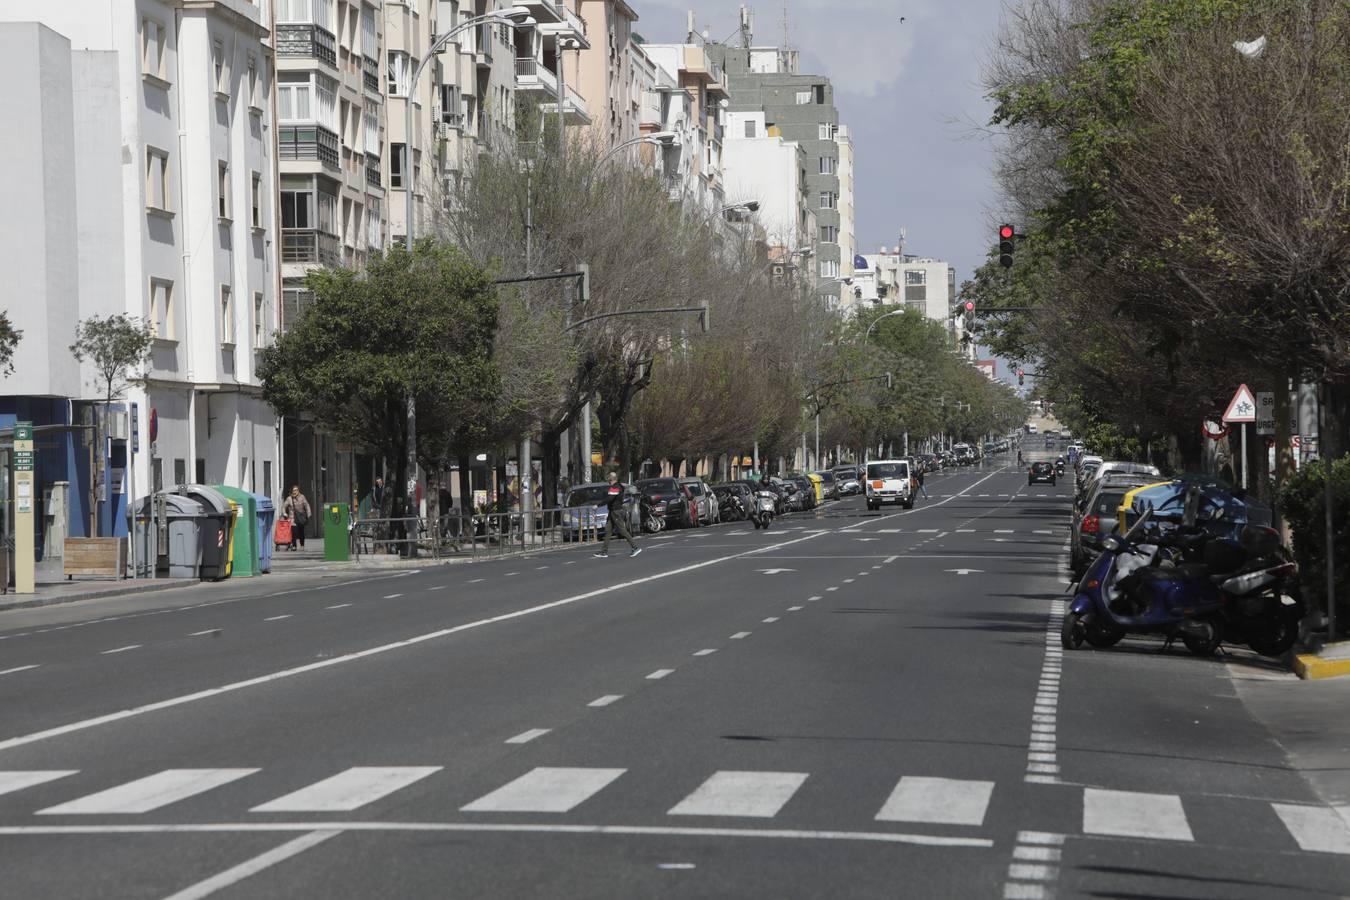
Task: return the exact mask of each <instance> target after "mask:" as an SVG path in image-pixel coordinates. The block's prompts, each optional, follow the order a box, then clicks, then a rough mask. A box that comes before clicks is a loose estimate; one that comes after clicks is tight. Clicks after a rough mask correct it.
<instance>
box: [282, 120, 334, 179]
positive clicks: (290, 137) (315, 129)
mask: <svg viewBox="0 0 1350 900" xmlns="http://www.w3.org/2000/svg"><path fill="white" fill-rule="evenodd" d="M338 147H339V141H338V136H337V132H335V131H330V130H329V129H327V128H325V127H324V126H322V125H318V124H314V125H282V126H280V127H279V128H278V129H277V148H278V152H279V154H280V156H281V159H285V160H295V161H298V162H321V163H323V164H324V165H326V166H330V167H332V168H334V169H336V168H338Z"/></svg>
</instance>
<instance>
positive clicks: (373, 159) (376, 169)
mask: <svg viewBox="0 0 1350 900" xmlns="http://www.w3.org/2000/svg"><path fill="white" fill-rule="evenodd" d="M366 184H367V185H374V186H376V187H380V186H382V185H383V182H381V181H380V158H379V157H378V156H376V155H375V154H374V153H367V154H366Z"/></svg>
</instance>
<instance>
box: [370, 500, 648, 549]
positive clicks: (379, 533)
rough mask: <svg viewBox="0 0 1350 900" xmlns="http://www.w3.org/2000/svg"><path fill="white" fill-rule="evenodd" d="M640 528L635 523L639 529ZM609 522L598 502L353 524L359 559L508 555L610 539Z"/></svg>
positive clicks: (454, 513)
mask: <svg viewBox="0 0 1350 900" xmlns="http://www.w3.org/2000/svg"><path fill="white" fill-rule="evenodd" d="M636 530H637V529H634V531H636ZM604 531H605V525H604V523H603V522H602V521H601V518H600V511H599V509H598V508H596V507H594V506H582V507H577V508H575V509H545V510H539V511H536V512H532V513H529V514H528V515H526V514H525V513H519V512H512V513H471V514H464V513H461V512H459V511H458V510H452V511H450V512H449V513H446V514H444V515H442V516H440V517H439V518H437V519H434V520H428V519H427V518H410V517H403V518H397V517H396V518H380V519H375V518H366V519H361V520H358V521H357V522H355V523H354V524H353V525H352V529H351V552H352V557H353V558H354V559H360V558H361V557H362V556H363V555H364V556H376V555H381V554H385V555H401V556H407V555H408V554H409V551H410V549H411V547H413V546H416V548H417V552H418V554H419V555H426V556H429V557H431V558H432V559H445V558H450V557H467V558H470V559H478V558H480V557H493V556H507V555H510V554H513V553H528V552H532V551H537V550H546V549H549V548H552V547H558V546H561V545H563V544H571V543H578V542H580V543H586V542H593V541H601V540H604V537H605V534H604Z"/></svg>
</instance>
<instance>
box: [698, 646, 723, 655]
mask: <svg viewBox="0 0 1350 900" xmlns="http://www.w3.org/2000/svg"><path fill="white" fill-rule="evenodd" d="M716 652H717V649H716V648H715V647H704V648H703V649H702V650H695V651H694V655H695V656H712V655H713V654H714V653H716Z"/></svg>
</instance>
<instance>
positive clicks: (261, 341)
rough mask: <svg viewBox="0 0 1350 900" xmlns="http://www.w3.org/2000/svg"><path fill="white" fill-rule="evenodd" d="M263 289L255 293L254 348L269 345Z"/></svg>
mask: <svg viewBox="0 0 1350 900" xmlns="http://www.w3.org/2000/svg"><path fill="white" fill-rule="evenodd" d="M264 307H265V304H264V302H263V295H262V291H258V292H257V293H255V294H254V295H253V348H254V349H255V350H256V349H259V348H261V347H265V346H267V316H266V309H265V308H264Z"/></svg>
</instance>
